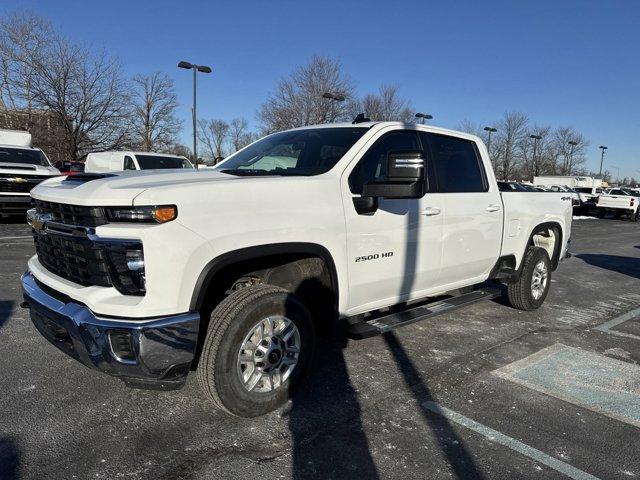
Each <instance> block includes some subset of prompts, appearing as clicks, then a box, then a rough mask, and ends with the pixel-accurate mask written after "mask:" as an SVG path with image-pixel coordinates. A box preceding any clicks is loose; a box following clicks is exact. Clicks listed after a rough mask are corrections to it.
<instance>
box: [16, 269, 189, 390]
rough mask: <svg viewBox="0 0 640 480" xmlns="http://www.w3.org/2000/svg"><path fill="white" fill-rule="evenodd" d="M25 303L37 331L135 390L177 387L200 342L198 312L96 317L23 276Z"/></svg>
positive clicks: (184, 376)
mask: <svg viewBox="0 0 640 480" xmlns="http://www.w3.org/2000/svg"><path fill="white" fill-rule="evenodd" d="M22 290H23V293H24V300H25V302H24V304H23V305H24V306H25V307H27V308H29V311H30V314H31V320H32V321H33V324H34V325H35V327H36V328H37V329H38V331H39V332H40V333H41V334H42V335H43V336H44V337H45V338H46V339H47V340H48V341H49V342H51V343H52V344H53V345H55V346H56V347H58V348H59V349H60V350H62V351H63V352H64V353H66V354H67V355H69V356H71V357H73V358H75V359H76V360H78V361H80V362H81V363H83V364H84V365H86V366H87V367H90V368H93V369H96V370H99V371H101V372H104V373H107V374H109V375H112V376H115V377H118V378H120V379H121V380H124V381H125V383H127V385H129V386H132V387H139V388H154V389H167V390H168V389H175V388H180V387H181V386H182V385H183V384H184V382H185V380H186V377H187V374H188V373H189V369H190V366H191V362H192V360H193V358H194V353H195V351H196V345H197V340H198V327H199V323H200V314H199V313H185V314H180V315H172V316H168V317H162V318H154V319H152V320H127V319H118V320H115V319H108V318H100V317H96V316H95V315H94V314H93V313H92V312H91V310H89V309H88V308H87V307H85V306H84V305H80V304H78V303H75V302H73V301H72V300H71V299H69V298H64V296H62V294H58V295H57V294H56V293H57V292H55V291H53V290H50V289H49V288H48V287H46V286H43V285H42V284H41V283H39V282H37V281H36V279H35V278H34V276H33V275H32V274H31V273H30V272H26V273H25V274H24V275H23V276H22Z"/></svg>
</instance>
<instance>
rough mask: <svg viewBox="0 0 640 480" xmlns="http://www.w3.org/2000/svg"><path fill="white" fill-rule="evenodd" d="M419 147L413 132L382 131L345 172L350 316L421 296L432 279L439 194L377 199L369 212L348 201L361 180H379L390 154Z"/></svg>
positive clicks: (437, 257)
mask: <svg viewBox="0 0 640 480" xmlns="http://www.w3.org/2000/svg"><path fill="white" fill-rule="evenodd" d="M421 149H422V145H421V143H420V139H419V137H418V134H417V132H416V131H413V130H393V131H387V133H383V134H382V135H381V136H378V137H377V139H376V140H374V141H373V142H372V143H371V146H369V148H367V149H366V150H365V153H364V154H363V155H362V157H361V158H360V160H359V161H357V163H356V164H355V167H354V168H353V169H352V170H351V171H349V170H348V171H347V172H345V174H346V177H347V181H343V189H344V191H343V199H344V209H345V212H346V230H347V252H348V261H349V313H350V314H355V313H360V312H362V311H367V310H372V309H375V308H380V307H383V306H387V305H391V304H395V303H398V302H401V301H405V300H407V299H408V298H410V297H412V298H413V297H416V296H420V294H419V292H421V291H424V290H426V289H428V288H430V287H433V286H434V285H436V283H437V280H438V275H439V273H440V262H441V255H442V241H441V237H442V227H443V217H444V216H443V215H442V214H441V212H442V210H443V208H442V204H441V201H440V199H439V197H437V196H433V195H430V194H428V193H427V195H425V196H424V197H423V198H420V199H382V198H381V199H379V206H378V210H377V211H376V212H375V213H374V214H373V215H359V214H358V213H357V212H356V210H355V208H354V205H353V198H354V197H356V196H359V195H360V194H361V193H362V186H363V185H364V183H366V182H369V181H373V180H381V179H383V178H384V176H385V171H386V162H387V156H388V154H389V152H391V151H397V150H421ZM427 161H428V160H427ZM352 165H353V164H352Z"/></svg>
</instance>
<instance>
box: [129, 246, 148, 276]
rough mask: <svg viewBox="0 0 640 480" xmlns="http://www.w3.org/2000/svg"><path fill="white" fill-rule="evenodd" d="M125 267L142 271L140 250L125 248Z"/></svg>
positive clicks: (142, 256) (142, 263)
mask: <svg viewBox="0 0 640 480" xmlns="http://www.w3.org/2000/svg"><path fill="white" fill-rule="evenodd" d="M126 260H127V268H128V269H129V270H131V271H132V272H138V273H144V255H143V254H142V250H127V253H126Z"/></svg>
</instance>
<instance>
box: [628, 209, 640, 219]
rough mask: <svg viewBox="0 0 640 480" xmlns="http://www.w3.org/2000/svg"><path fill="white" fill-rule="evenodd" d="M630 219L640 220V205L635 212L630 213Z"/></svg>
mask: <svg viewBox="0 0 640 480" xmlns="http://www.w3.org/2000/svg"><path fill="white" fill-rule="evenodd" d="M629 220H631V221H632V222H637V221H638V220H640V207H639V208H637V209H636V211H635V212H633V213H631V215H629Z"/></svg>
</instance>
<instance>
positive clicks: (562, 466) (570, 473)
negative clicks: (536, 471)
mask: <svg viewBox="0 0 640 480" xmlns="http://www.w3.org/2000/svg"><path fill="white" fill-rule="evenodd" d="M422 406H423V407H424V408H426V409H427V410H429V411H430V412H433V413H436V414H438V415H440V416H442V417H444V418H446V419H447V420H451V421H452V422H455V423H457V424H458V425H462V426H463V427H466V428H468V429H469V430H473V431H474V432H476V433H479V434H480V435H482V436H483V437H485V438H487V439H489V440H491V441H492V442H495V443H499V444H500V445H503V446H505V447H507V448H510V449H511V450H514V451H516V452H518V453H521V454H522V455H525V456H527V457H529V458H531V459H533V460H535V461H536V462H539V463H542V464H543V465H546V466H547V467H550V468H553V469H554V470H556V471H558V472H560V473H562V474H563V475H566V476H567V477H569V478H573V479H574V480H599V479H598V477H594V476H593V475H591V474H590V473H587V472H583V471H582V470H580V469H578V468H576V467H574V466H571V465H569V464H568V463H565V462H563V461H561V460H558V459H557V458H554V457H552V456H550V455H547V454H546V453H544V452H541V451H540V450H537V449H535V448H533V447H530V446H529V445H526V444H524V443H522V442H519V441H518V440H516V439H515V438H511V437H509V436H507V435H505V434H503V433H500V432H498V431H497V430H494V429H492V428H489V427H487V426H485V425H482V424H481V423H478V422H476V421H475V420H471V419H470V418H468V417H465V416H464V415H461V414H459V413H457V412H454V411H453V410H449V409H448V408H446V407H443V406H442V405H439V404H437V403H436V402H429V401H427V402H424V403H423V404H422Z"/></svg>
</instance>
